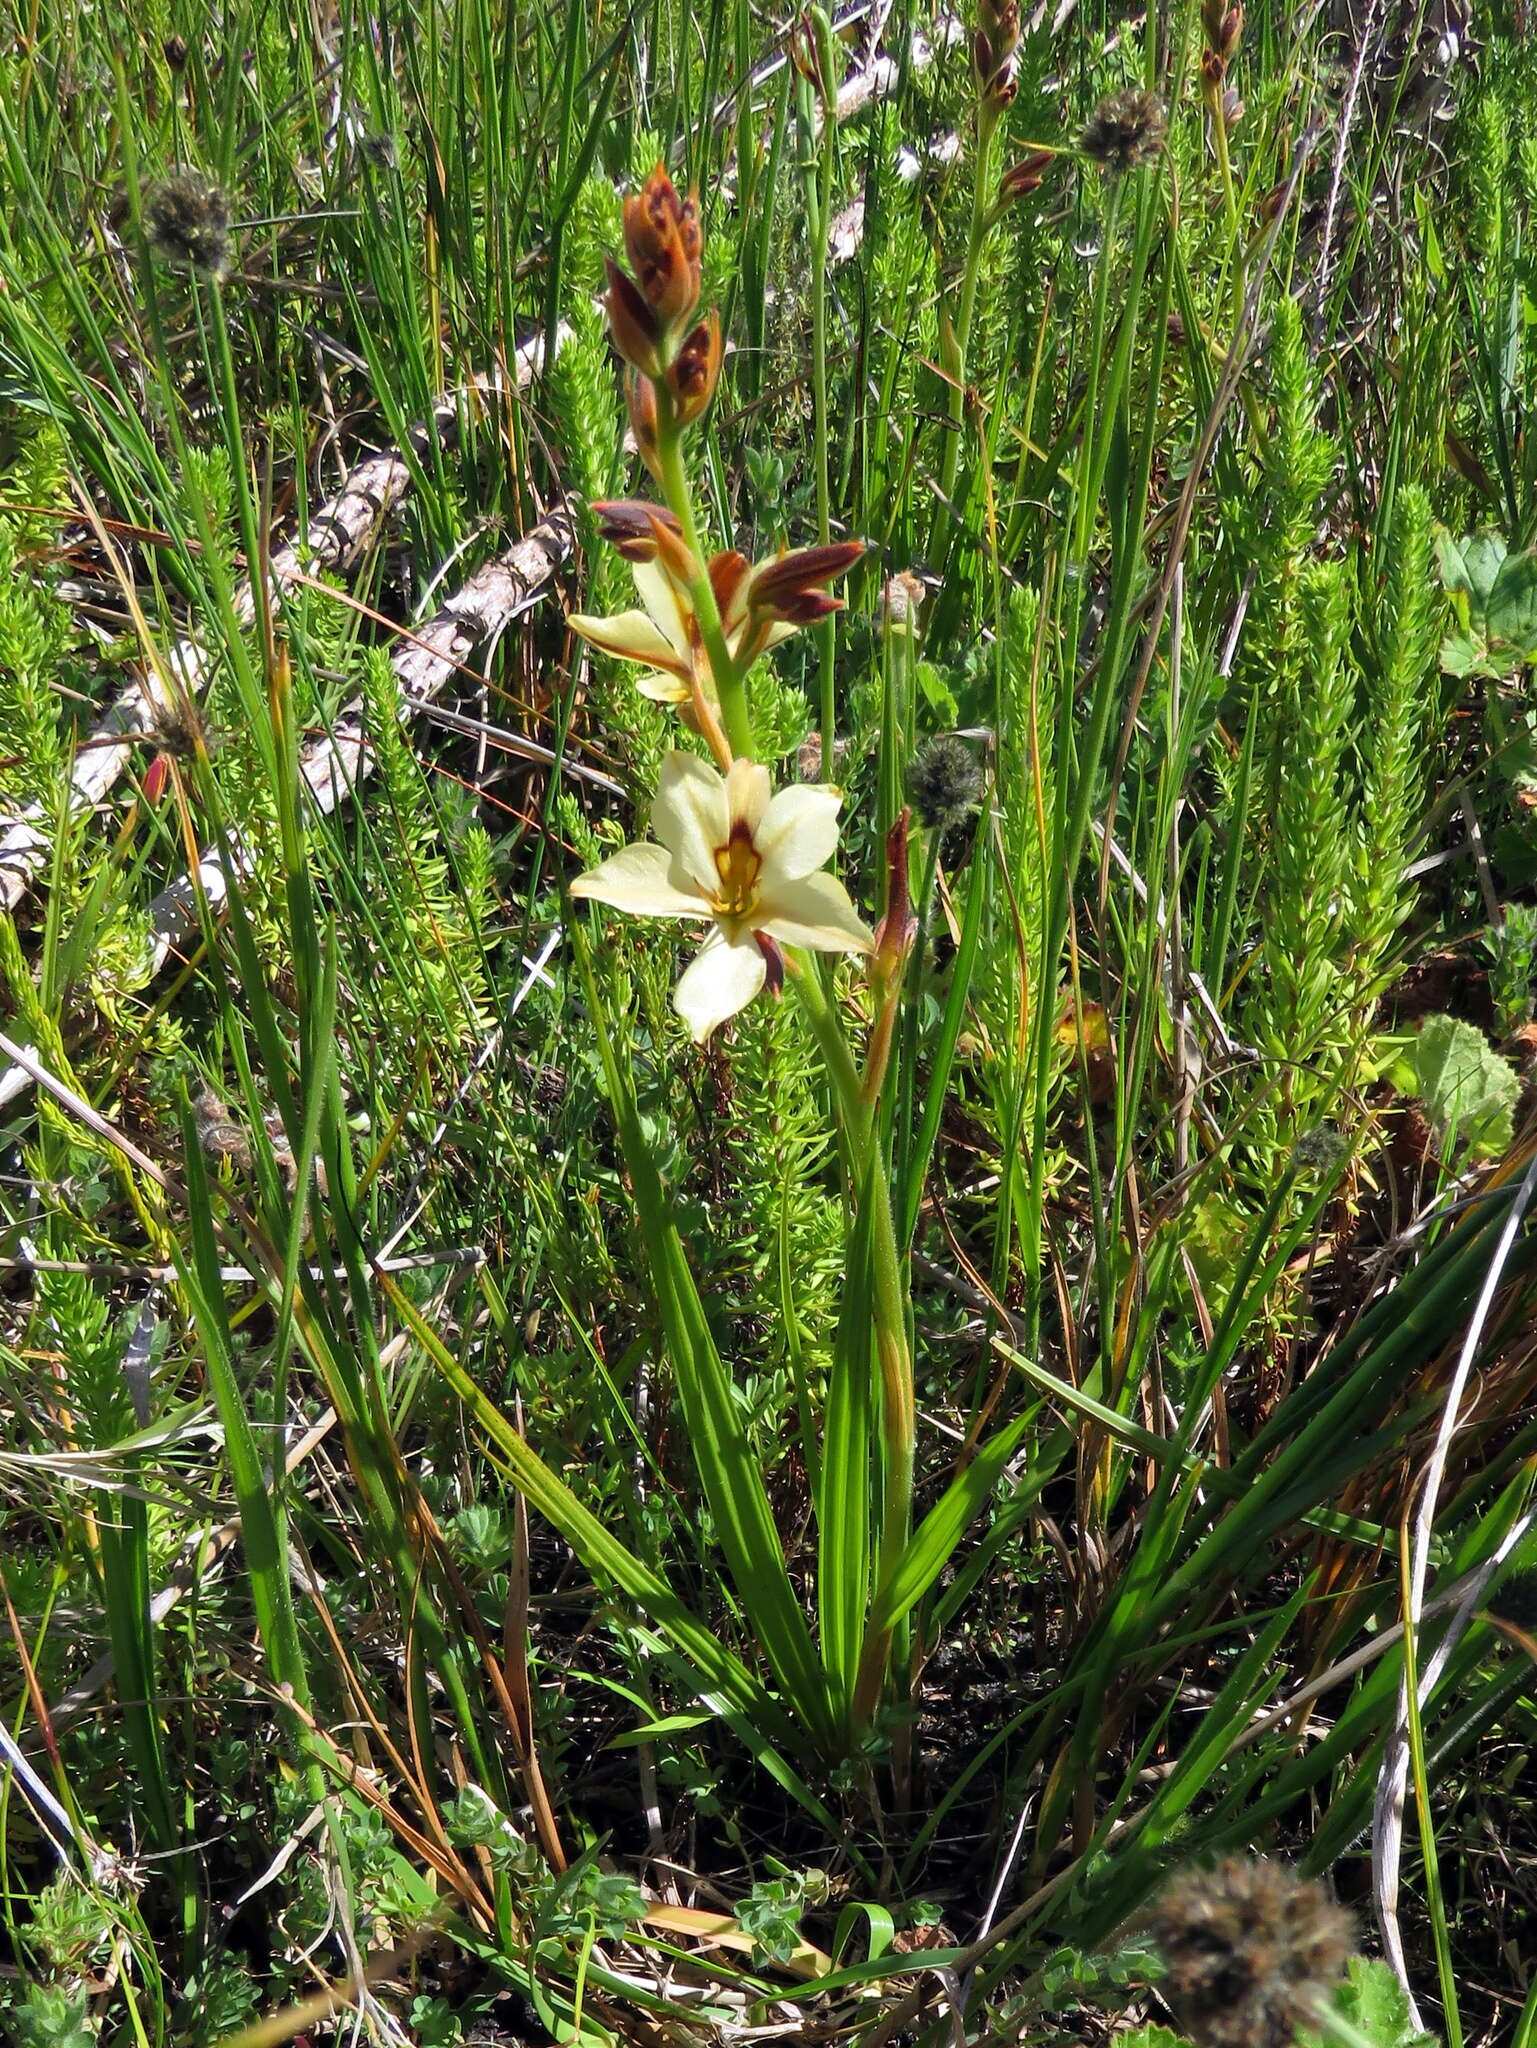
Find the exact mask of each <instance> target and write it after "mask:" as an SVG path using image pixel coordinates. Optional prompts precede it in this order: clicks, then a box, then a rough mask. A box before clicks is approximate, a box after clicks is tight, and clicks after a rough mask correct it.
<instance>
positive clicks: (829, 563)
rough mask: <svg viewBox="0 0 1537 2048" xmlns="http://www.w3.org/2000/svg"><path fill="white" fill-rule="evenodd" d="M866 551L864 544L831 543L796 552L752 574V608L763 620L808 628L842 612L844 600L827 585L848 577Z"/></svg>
mask: <svg viewBox="0 0 1537 2048" xmlns="http://www.w3.org/2000/svg"><path fill="white" fill-rule="evenodd" d="M864 551H865V544H864V542H863V541H862V540H844V541H830V542H828V543H827V545H826V546H825V547H815V548H797V549H795V551H794V552H793V553H792V554H788V555H781V556H780V557H779V558H778V560H777V561H773V562H768V563H765V564H764V566H763V567H762V568H760V569H757V570H755V571H754V572H753V580H752V591H751V593H750V595H749V597H748V600H747V602H748V605H749V608H750V609H751V610H752V611H753V612H755V613H756V614H757V616H758V617H759V618H761V619H776V620H783V621H785V622H786V623H787V624H789V625H792V626H806V625H810V624H812V623H813V622H814V621H815V620H817V619H823V618H826V617H827V616H828V614H829V613H830V612H835V611H840V610H841V609H842V600H841V599H840V598H836V597H833V596H831V595H829V593H828V591H827V589H826V587H825V586H826V585H827V584H829V583H833V582H836V580H837V579H838V577H840V576H845V575H847V574H848V572H849V570H850V569H852V568H853V566H854V564H855V563H856V562H857V561H858V560H859V559H860V557H861V556H862V555H863V553H864Z"/></svg>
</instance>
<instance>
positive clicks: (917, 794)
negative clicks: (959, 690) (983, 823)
mask: <svg viewBox="0 0 1537 2048" xmlns="http://www.w3.org/2000/svg"><path fill="white" fill-rule="evenodd" d="M907 793H908V795H909V797H910V798H911V799H912V806H913V809H914V810H915V811H916V812H917V813H918V816H919V818H920V819H921V821H922V822H923V823H924V824H925V825H926V826H927V827H928V828H929V830H930V831H931V832H953V831H954V830H955V828H956V826H957V825H963V824H964V823H965V822H966V820H967V819H968V818H969V817H970V816H971V814H972V812H973V811H974V810H975V809H976V807H977V805H978V803H979V802H980V801H981V798H982V767H981V763H980V762H979V761H978V760H977V757H976V755H975V754H974V753H973V752H972V751H971V749H970V747H968V746H967V744H966V742H965V741H964V740H963V739H961V738H959V737H958V735H957V734H955V733H953V732H946V733H941V734H940V735H939V736H938V738H937V739H932V740H929V741H927V742H926V743H925V744H924V745H923V746H922V747H920V748H919V750H918V753H917V756H916V758H915V759H914V761H913V765H912V767H911V768H910V769H909V770H908V776H907Z"/></svg>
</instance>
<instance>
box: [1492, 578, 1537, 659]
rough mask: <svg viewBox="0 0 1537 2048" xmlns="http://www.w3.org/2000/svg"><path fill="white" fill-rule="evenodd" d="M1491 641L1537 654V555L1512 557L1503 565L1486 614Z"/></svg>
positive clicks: (1527, 653)
mask: <svg viewBox="0 0 1537 2048" xmlns="http://www.w3.org/2000/svg"><path fill="white" fill-rule="evenodd" d="M1485 617H1486V621H1487V624H1488V629H1489V637H1490V639H1491V640H1496V641H1504V642H1506V643H1507V644H1508V645H1509V646H1511V647H1513V648H1520V650H1521V652H1522V654H1523V655H1525V656H1530V655H1531V654H1532V653H1533V652H1534V651H1537V555H1534V554H1532V553H1530V552H1527V553H1523V554H1519V555H1508V556H1507V557H1506V559H1505V560H1504V561H1503V562H1502V563H1501V564H1500V569H1499V573H1498V575H1497V576H1496V577H1495V579H1494V584H1493V587H1492V588H1491V590H1490V592H1489V600H1488V606H1487V609H1486V613H1485Z"/></svg>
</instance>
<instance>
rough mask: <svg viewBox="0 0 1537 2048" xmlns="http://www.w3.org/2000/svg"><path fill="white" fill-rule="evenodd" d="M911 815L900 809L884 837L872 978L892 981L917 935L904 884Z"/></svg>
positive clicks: (905, 883) (910, 898) (910, 892)
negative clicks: (881, 906) (882, 902)
mask: <svg viewBox="0 0 1537 2048" xmlns="http://www.w3.org/2000/svg"><path fill="white" fill-rule="evenodd" d="M910 817H911V813H910V812H909V811H907V810H906V809H904V810H903V811H902V812H901V813H900V815H899V816H898V818H897V820H896V822H895V824H894V825H893V826H892V828H891V830H890V831H889V832H888V833H887V834H886V910H885V915H884V916H883V917H882V918H881V921H880V923H879V924H878V925H877V926H876V927H875V952H874V957H873V959H872V960H871V966H872V968H873V970H874V972H875V974H876V976H877V977H878V978H879V979H880V980H882V981H886V982H888V983H889V982H893V981H895V980H896V978H897V977H898V975H899V974H900V973H901V972H902V967H903V964H904V962H905V961H906V959H907V956H908V954H909V953H910V952H911V951H912V949H913V940H914V939H915V938H916V937H917V936H918V919H917V917H916V915H915V914H914V911H913V897H912V889H911V887H910V885H909V882H908V862H907V827H908V821H909V818H910Z"/></svg>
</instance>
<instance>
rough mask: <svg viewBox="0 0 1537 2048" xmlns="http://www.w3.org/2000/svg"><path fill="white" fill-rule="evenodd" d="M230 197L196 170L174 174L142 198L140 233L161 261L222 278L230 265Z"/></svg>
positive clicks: (153, 187)
mask: <svg viewBox="0 0 1537 2048" xmlns="http://www.w3.org/2000/svg"><path fill="white" fill-rule="evenodd" d="M229 223H230V208H229V199H228V197H227V196H226V194H225V193H224V192H223V191H221V190H220V188H219V187H218V186H217V185H215V184H212V183H211V182H210V181H209V180H208V179H207V178H205V177H204V176H203V174H202V172H201V171H173V172H172V173H171V175H170V177H168V178H162V179H161V180H160V182H159V183H158V184H157V185H152V186H151V187H150V189H149V190H148V191H147V192H146V193H145V195H144V233H145V235H146V237H147V238H148V241H149V246H150V248H151V250H152V251H153V252H154V254H155V255H156V256H158V257H159V259H160V261H161V262H162V263H174V264H176V265H178V266H179V267H181V268H183V269H188V270H196V271H199V272H201V273H202V275H203V276H204V277H214V278H218V277H222V276H223V275H224V273H225V271H226V270H227V269H228V267H229V252H230V245H229Z"/></svg>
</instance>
